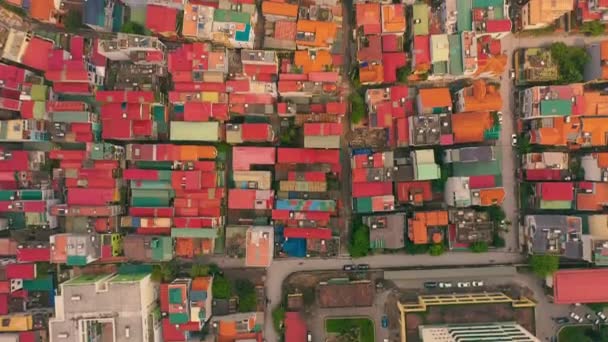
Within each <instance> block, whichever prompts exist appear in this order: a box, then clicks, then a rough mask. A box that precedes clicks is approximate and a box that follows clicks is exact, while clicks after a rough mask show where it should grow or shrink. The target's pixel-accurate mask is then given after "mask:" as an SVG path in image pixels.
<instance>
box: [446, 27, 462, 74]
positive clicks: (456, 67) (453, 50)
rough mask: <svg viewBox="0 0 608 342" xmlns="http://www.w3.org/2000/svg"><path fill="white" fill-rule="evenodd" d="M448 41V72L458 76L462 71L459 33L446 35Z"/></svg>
mask: <svg viewBox="0 0 608 342" xmlns="http://www.w3.org/2000/svg"><path fill="white" fill-rule="evenodd" d="M448 42H449V43H450V74H452V75H455V76H460V75H462V74H463V73H464V70H463V66H462V42H461V39H460V35H459V34H453V35H450V36H449V37H448Z"/></svg>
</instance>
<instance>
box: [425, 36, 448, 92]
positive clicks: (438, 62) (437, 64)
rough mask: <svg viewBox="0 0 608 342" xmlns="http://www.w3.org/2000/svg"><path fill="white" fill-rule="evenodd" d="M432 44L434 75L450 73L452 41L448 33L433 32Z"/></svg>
mask: <svg viewBox="0 0 608 342" xmlns="http://www.w3.org/2000/svg"><path fill="white" fill-rule="evenodd" d="M430 44H431V45H430V51H431V72H432V73H433V75H446V74H448V73H449V62H450V43H449V40H448V35H447V34H432V35H431V38H430ZM421 90H422V89H421Z"/></svg>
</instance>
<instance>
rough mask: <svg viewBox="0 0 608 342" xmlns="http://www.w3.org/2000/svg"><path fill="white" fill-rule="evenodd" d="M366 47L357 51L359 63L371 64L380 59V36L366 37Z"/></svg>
mask: <svg viewBox="0 0 608 342" xmlns="http://www.w3.org/2000/svg"><path fill="white" fill-rule="evenodd" d="M367 41H368V45H367V46H365V47H361V48H360V49H359V51H357V59H358V60H360V61H366V62H373V61H380V60H381V59H382V39H381V38H380V36H376V35H373V36H367Z"/></svg>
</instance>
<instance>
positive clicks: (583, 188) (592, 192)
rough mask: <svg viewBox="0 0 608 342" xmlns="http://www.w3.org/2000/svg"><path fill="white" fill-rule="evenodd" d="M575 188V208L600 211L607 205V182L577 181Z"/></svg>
mask: <svg viewBox="0 0 608 342" xmlns="http://www.w3.org/2000/svg"><path fill="white" fill-rule="evenodd" d="M577 190H578V191H577V193H576V209H577V210H584V211H602V210H603V209H604V208H605V207H607V206H608V183H604V182H602V183H600V182H579V183H578V189H577Z"/></svg>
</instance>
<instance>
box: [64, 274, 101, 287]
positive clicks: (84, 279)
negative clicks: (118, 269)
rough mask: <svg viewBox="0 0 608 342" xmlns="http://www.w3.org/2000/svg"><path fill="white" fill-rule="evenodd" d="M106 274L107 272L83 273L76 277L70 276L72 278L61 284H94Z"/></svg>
mask: <svg viewBox="0 0 608 342" xmlns="http://www.w3.org/2000/svg"><path fill="white" fill-rule="evenodd" d="M107 276H108V275H107V274H84V275H81V276H78V277H76V278H72V279H70V280H68V281H66V282H65V283H63V285H88V284H94V283H96V282H98V281H100V280H101V279H103V278H105V277H107Z"/></svg>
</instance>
